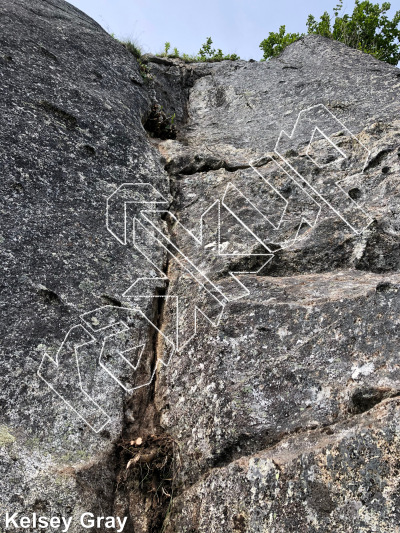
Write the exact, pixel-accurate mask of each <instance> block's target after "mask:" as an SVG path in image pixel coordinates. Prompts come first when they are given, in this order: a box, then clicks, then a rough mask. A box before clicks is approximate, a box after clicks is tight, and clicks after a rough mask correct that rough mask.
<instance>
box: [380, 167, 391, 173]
mask: <svg viewBox="0 0 400 533" xmlns="http://www.w3.org/2000/svg"><path fill="white" fill-rule="evenodd" d="M389 170H390V167H383V168H382V174H387V173H388V172H389Z"/></svg>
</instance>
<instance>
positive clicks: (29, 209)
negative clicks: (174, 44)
mask: <svg viewBox="0 0 400 533" xmlns="http://www.w3.org/2000/svg"><path fill="white" fill-rule="evenodd" d="M0 12H1V16H0V26H1V31H0V83H1V90H0V108H1V133H0V168H1V219H2V222H1V265H2V280H1V289H2V296H1V317H2V319H1V344H2V348H1V369H2V370H1V385H0V401H1V420H0V425H1V427H2V433H4V435H5V436H6V437H7V435H11V437H7V438H5V444H3V446H2V448H1V455H2V462H1V481H0V486H1V489H0V493H1V509H2V517H1V520H2V521H3V518H4V516H3V511H5V510H6V509H8V510H10V511H11V510H12V511H13V512H19V511H21V512H22V511H23V510H24V511H25V512H29V511H30V512H32V511H35V510H36V511H37V512H41V513H42V514H47V515H49V513H51V512H52V513H59V514H63V515H65V516H70V515H73V516H74V517H75V518H74V522H73V523H74V526H73V527H74V529H73V530H74V531H80V530H81V528H80V526H79V522H76V517H78V516H79V515H80V513H81V512H82V511H91V512H94V513H98V514H104V512H108V513H111V512H112V506H113V498H114V484H115V472H114V471H115V468H116V456H115V451H114V443H115V441H116V440H118V439H119V438H120V435H121V431H122V428H123V425H124V408H123V405H124V401H125V396H126V395H125V394H124V392H123V390H122V389H121V388H120V387H118V386H115V382H114V381H113V380H112V379H111V378H109V377H108V374H107V373H106V372H104V370H102V369H101V368H99V367H98V365H97V366H96V365H95V364H94V362H95V359H93V358H95V357H96V351H97V354H98V353H99V349H100V347H101V346H100V345H99V344H98V343H97V345H96V346H95V350H94V351H93V352H90V351H88V354H87V355H88V359H89V360H88V361H86V362H85V361H83V362H82V361H81V365H82V366H81V372H82V376H83V379H84V381H85V384H86V386H87V390H88V391H90V393H91V395H92V397H93V398H95V399H96V400H97V401H98V403H99V404H101V405H102V407H103V409H105V411H107V412H108V414H109V415H110V416H111V419H112V420H111V423H110V424H108V426H107V427H106V428H105V430H104V431H103V432H100V433H99V434H97V435H96V434H95V433H94V432H92V431H91V430H90V428H89V427H88V426H87V425H86V424H85V423H84V422H83V421H82V420H81V419H80V418H79V417H77V416H76V415H75V413H74V412H73V411H71V410H70V409H69V408H68V407H67V405H65V404H64V403H63V402H62V401H61V400H60V399H59V398H58V397H57V396H56V395H55V394H54V392H53V391H52V390H51V389H50V388H49V387H48V386H47V385H46V384H45V383H44V381H42V380H41V379H39V377H38V375H37V371H38V368H39V365H40V362H41V360H42V357H43V355H44V354H48V355H50V356H51V357H55V355H56V352H57V350H58V349H59V348H60V345H61V343H62V341H63V339H64V337H65V335H66V334H67V332H68V330H69V329H70V328H71V327H72V326H74V325H76V324H79V323H81V320H80V314H82V313H84V312H88V311H92V310H93V309H95V308H97V307H100V306H104V305H107V304H111V305H118V302H120V301H121V299H122V293H123V292H124V291H125V290H126V289H127V288H128V287H129V285H130V284H131V283H132V282H133V281H134V280H135V279H136V278H137V277H138V276H139V275H141V274H142V272H143V270H144V262H143V259H141V258H138V257H137V254H136V255H135V254H134V253H133V250H132V248H131V247H129V246H122V245H121V244H119V243H118V242H117V240H116V239H114V238H113V237H112V236H111V235H110V233H109V232H108V231H107V229H106V223H105V206H106V198H107V197H108V196H110V195H111V194H112V193H113V192H114V191H115V190H116V188H117V187H118V186H120V185H121V184H122V183H124V182H129V181H134V180H138V181H146V182H149V183H156V184H157V188H158V189H159V190H160V191H163V192H164V193H167V192H168V185H167V178H166V174H165V172H164V171H163V168H162V166H161V165H160V162H159V160H160V157H159V154H158V152H157V151H156V150H155V149H154V148H153V147H152V146H151V145H150V144H149V142H148V140H147V133H146V131H145V130H144V128H143V126H142V118H143V119H144V118H145V116H146V113H147V112H148V108H149V106H150V99H149V96H148V93H147V88H144V82H143V80H142V77H141V76H140V74H139V67H138V65H137V62H136V61H135V60H134V59H133V56H132V55H131V54H130V53H129V52H128V51H127V50H126V49H125V48H124V47H123V46H122V45H121V44H120V43H118V42H117V41H116V40H114V39H113V38H112V37H110V36H109V35H108V34H107V33H106V32H105V31H104V30H103V29H102V28H101V27H100V26H99V25H98V24H96V23H95V22H94V21H92V20H91V19H90V18H89V17H87V16H86V15H85V14H83V13H82V12H80V11H79V10H78V9H76V8H74V7H72V6H70V5H69V4H67V3H65V2H62V1H61V0H60V1H58V0H54V1H39V0H38V1H18V0H17V1H14V0H12V1H5V2H2V3H1V6H0ZM156 259H157V258H156ZM160 264H162V260H161V261H160ZM146 335H147V327H146V333H145V336H146ZM67 359H68V358H67ZM71 363H72V364H71ZM73 363H74V360H72V362H71V360H67V361H65V360H64V361H63V363H62V364H63V365H64V366H66V369H65V368H64V370H63V372H64V374H62V375H61V378H62V379H64V380H67V385H66V389H68V387H71V389H70V391H69V392H68V390H67V393H66V394H67V398H68V399H70V400H73V399H74V398H73V396H74V394H75V389H76V386H77V371H76V365H75V367H74V364H73ZM68 365H70V366H68ZM50 367H51V365H50ZM52 372H53V373H54V374H56V372H55V371H54V369H52V368H49V376H50V378H52V376H51V375H50V374H51V373H52ZM69 372H70V373H69ZM69 377H70V379H71V382H70V383H69V382H68V379H69ZM74 387H75V388H74ZM68 394H70V397H69V396H68ZM2 440H3V439H2ZM0 527H3V522H2V524H1V526H0Z"/></svg>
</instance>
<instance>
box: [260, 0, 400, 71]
mask: <svg viewBox="0 0 400 533" xmlns="http://www.w3.org/2000/svg"><path fill="white" fill-rule="evenodd" d="M342 8H343V0H339V4H338V5H337V6H336V7H335V8H334V10H333V13H334V17H332V18H331V17H330V16H329V13H328V12H326V11H325V13H324V14H323V15H322V16H321V17H320V20H319V21H317V20H316V18H315V17H314V16H313V15H309V16H308V19H307V31H308V34H317V35H322V36H324V37H328V38H329V39H333V40H335V41H340V42H342V43H344V44H346V45H347V46H350V47H351V48H356V49H357V50H361V51H363V52H366V53H367V54H371V55H373V56H374V57H376V58H377V59H380V60H382V61H386V62H387V63H390V64H392V65H397V64H398V62H399V61H400V29H399V25H400V11H397V12H396V13H395V15H394V17H393V19H392V20H390V19H389V17H388V16H387V12H388V11H389V9H390V3H389V2H384V3H383V4H382V5H379V4H373V3H372V2H370V1H369V0H362V1H361V0H355V6H354V10H353V13H352V14H351V15H348V14H344V15H340V12H341V10H342ZM303 36H304V34H299V33H286V28H285V26H281V27H280V29H279V33H274V32H270V33H269V36H268V38H267V39H264V40H263V41H262V43H261V44H260V48H261V49H262V50H263V52H264V57H263V58H264V59H269V58H270V57H274V56H276V55H278V54H280V53H281V52H282V50H283V49H284V48H285V47H286V46H288V45H289V44H290V43H292V42H294V41H296V40H297V39H300V37H303Z"/></svg>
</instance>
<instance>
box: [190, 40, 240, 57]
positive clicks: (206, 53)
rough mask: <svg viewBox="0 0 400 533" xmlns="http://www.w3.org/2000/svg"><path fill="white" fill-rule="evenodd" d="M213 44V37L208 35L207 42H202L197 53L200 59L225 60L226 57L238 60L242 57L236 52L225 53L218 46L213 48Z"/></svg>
mask: <svg viewBox="0 0 400 533" xmlns="http://www.w3.org/2000/svg"><path fill="white" fill-rule="evenodd" d="M212 44H213V42H212V39H211V37H207V40H206V42H205V43H204V44H202V46H201V48H200V50H199V53H198V55H197V59H198V61H223V60H224V59H230V60H231V61H236V60H237V59H240V57H239V56H238V55H236V54H227V55H224V54H223V53H222V50H221V49H220V48H218V50H215V49H214V48H211V46H212Z"/></svg>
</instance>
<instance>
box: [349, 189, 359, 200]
mask: <svg viewBox="0 0 400 533" xmlns="http://www.w3.org/2000/svg"><path fill="white" fill-rule="evenodd" d="M349 196H350V198H351V199H352V200H359V199H360V198H361V196H362V192H361V191H360V189H357V187H354V188H353V189H350V190H349Z"/></svg>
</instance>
